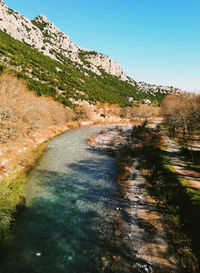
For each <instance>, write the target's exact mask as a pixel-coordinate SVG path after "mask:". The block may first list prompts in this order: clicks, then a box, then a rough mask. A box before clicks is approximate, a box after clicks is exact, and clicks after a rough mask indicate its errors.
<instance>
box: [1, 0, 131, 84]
mask: <svg viewBox="0 0 200 273" xmlns="http://www.w3.org/2000/svg"><path fill="white" fill-rule="evenodd" d="M0 30H2V31H4V32H6V33H8V34H9V35H11V36H12V37H13V38H15V39H17V40H19V41H21V42H25V43H27V44H29V45H30V46H31V47H34V48H36V49H38V50H39V51H41V52H43V53H44V54H45V55H47V56H49V57H51V58H53V59H57V60H58V61H61V59H60V58H59V55H58V53H60V54H62V55H63V56H65V57H67V58H69V59H70V60H71V61H73V62H77V63H78V64H80V65H83V66H84V68H86V69H88V70H91V71H93V72H94V73H96V74H97V75H101V72H100V71H99V69H98V67H100V68H102V69H103V70H105V71H106V72H107V73H110V74H112V75H114V76H117V77H119V78H120V79H122V80H127V77H126V74H125V72H124V71H123V69H122V68H121V66H120V65H119V64H118V63H117V62H115V61H113V60H111V59H109V57H108V56H106V55H103V54H99V53H98V55H97V56H96V57H95V56H94V55H90V51H89V50H88V49H84V48H80V47H79V46H78V45H76V44H74V43H72V42H71V41H70V38H69V36H67V35H66V34H65V33H63V32H61V30H60V29H59V28H57V27H56V26H55V25H54V24H53V23H52V22H51V21H49V20H48V19H47V18H46V17H45V16H44V15H39V16H38V17H36V18H35V19H33V20H32V21H31V20H29V19H28V18H26V17H24V16H22V15H21V14H20V13H19V12H17V11H15V10H11V9H9V8H8V7H7V5H6V4H5V3H4V2H3V1H0ZM80 52H88V54H87V60H88V61H89V62H90V63H91V65H90V66H86V65H85V64H84V63H83V62H82V60H81V58H80V56H79V55H80Z"/></svg>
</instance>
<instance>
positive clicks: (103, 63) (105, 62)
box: [86, 53, 128, 81]
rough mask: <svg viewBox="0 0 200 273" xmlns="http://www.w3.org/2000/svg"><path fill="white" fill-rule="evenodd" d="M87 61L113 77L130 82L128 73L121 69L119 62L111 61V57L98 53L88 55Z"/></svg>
mask: <svg viewBox="0 0 200 273" xmlns="http://www.w3.org/2000/svg"><path fill="white" fill-rule="evenodd" d="M86 59H87V61H89V62H90V63H92V64H94V65H96V66H98V67H100V68H102V69H103V70H105V71H106V72H107V73H109V74H111V75H113V76H117V77H119V78H120V79H121V80H123V81H126V80H128V78H127V76H126V73H125V72H124V70H123V69H122V68H121V66H120V65H119V64H118V63H117V62H115V61H113V60H111V59H109V57H108V56H107V55H104V54H101V53H96V54H89V53H88V56H87V58H86Z"/></svg>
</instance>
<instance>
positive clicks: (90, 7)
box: [4, 0, 200, 92]
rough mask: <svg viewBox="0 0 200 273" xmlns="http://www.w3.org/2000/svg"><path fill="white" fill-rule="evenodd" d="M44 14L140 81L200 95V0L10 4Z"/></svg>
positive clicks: (12, 0)
mask: <svg viewBox="0 0 200 273" xmlns="http://www.w3.org/2000/svg"><path fill="white" fill-rule="evenodd" d="M4 2H5V3H6V4H7V5H8V6H9V7H10V8H12V9H15V10H18V11H19V12H20V13H21V14H23V15H24V16H26V17H28V18H29V19H32V18H34V17H36V16H37V15H39V14H44V15H46V16H47V18H48V19H49V20H51V21H53V22H54V24H55V25H56V26H57V27H59V28H60V29H61V30H62V31H64V32H65V33H67V34H68V35H69V36H70V38H71V40H72V41H73V42H75V43H77V44H78V45H79V46H81V47H86V48H89V49H91V50H96V51H99V52H102V53H105V54H108V55H109V56H110V57H111V58H112V59H114V60H116V61H118V62H119V63H120V64H121V66H122V67H123V68H124V69H125V71H126V72H127V74H128V75H129V76H131V77H133V78H134V79H136V80H137V81H146V82H149V83H156V84H164V85H173V86H175V87H180V88H183V89H186V90H191V91H195V90H196V91H197V90H198V91H199V92H200V0H48V1H47V0H42V1H41V0H5V1H4Z"/></svg>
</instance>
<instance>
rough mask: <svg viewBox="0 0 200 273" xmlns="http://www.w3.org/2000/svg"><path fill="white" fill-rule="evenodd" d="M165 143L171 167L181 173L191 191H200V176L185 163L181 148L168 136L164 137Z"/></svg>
mask: <svg viewBox="0 0 200 273" xmlns="http://www.w3.org/2000/svg"><path fill="white" fill-rule="evenodd" d="M164 140H165V143H166V144H167V156H168V158H169V160H170V163H171V165H172V166H173V167H174V169H175V170H176V171H177V172H178V173H179V175H180V177H181V178H183V179H184V180H185V182H187V183H188V184H189V185H190V186H191V189H195V190H198V191H200V174H199V172H195V171H194V170H192V168H190V167H189V166H188V165H187V164H186V163H185V162H183V161H182V160H181V159H180V158H179V156H178V152H179V148H178V146H177V145H176V143H174V141H172V140H171V139H170V138H169V137H168V136H166V135H164Z"/></svg>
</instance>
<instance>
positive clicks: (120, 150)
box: [89, 125, 200, 272]
mask: <svg viewBox="0 0 200 273" xmlns="http://www.w3.org/2000/svg"><path fill="white" fill-rule="evenodd" d="M116 132H117V133H116ZM125 132H126V130H125V129H124V128H123V127H121V128H120V127H116V128H115V130H113V129H111V130H110V131H109V130H103V131H101V132H100V134H98V135H95V136H94V135H93V136H90V138H89V144H90V146H91V147H92V148H94V149H100V150H106V151H108V152H111V153H112V155H114V157H115V158H116V170H117V183H118V186H119V190H120V192H121V197H122V199H127V198H130V192H131V195H134V192H133V191H132V187H133V185H134V184H135V185H136V184H137V180H138V179H139V177H138V176H140V174H141V175H142V177H143V178H144V182H143V184H142V185H141V187H142V188H143V190H142V191H143V194H145V193H146V194H145V195H144V196H143V197H142V198H141V196H140V201H141V203H140V206H143V209H141V211H142V212H141V211H140V209H138V208H137V206H138V204H137V205H136V206H135V208H133V212H134V211H136V212H137V217H136V221H137V224H138V226H139V228H140V232H141V225H142V231H143V232H144V235H143V241H144V244H145V243H146V247H145V251H144V252H143V253H142V250H140V251H139V253H137V254H136V256H137V255H138V256H139V254H142V255H141V256H139V257H143V258H144V257H145V258H144V260H146V262H147V263H149V264H150V265H151V266H152V268H153V269H154V270H157V271H156V272H199V270H200V268H199V265H198V261H199V259H200V253H199V240H198V231H199V229H200V226H199V223H200V219H199V215H200V213H199V212H200V211H199V209H200V203H199V200H194V199H192V198H191V196H190V194H189V193H188V192H187V190H186V188H185V187H184V185H183V184H182V183H181V182H182V181H180V178H179V177H178V176H177V173H175V172H174V169H173V168H172V167H171V165H170V163H169V160H168V158H167V155H166V147H165V143H164V139H163V135H162V132H161V131H160V128H159V126H157V127H155V128H149V127H146V126H143V125H139V126H134V127H133V129H131V130H127V133H125ZM117 135H118V137H117ZM116 139H117V141H116ZM130 204H131V203H130ZM130 204H129V206H130ZM147 204H148V207H147V208H146V209H145V208H144V207H145V205H147ZM150 207H151V208H150ZM149 208H150V209H149ZM123 210H124V211H125V213H126V209H123ZM119 212H120V213H119V214H118V220H117V222H118V227H117V234H118V235H119V238H120V236H121V235H122V234H123V233H124V229H125V228H124V224H123V220H122V219H123V212H122V211H119ZM141 216H142V217H141ZM141 219H142V221H141ZM125 230H126V229H125ZM149 234H150V236H151V239H150V240H149V237H148V235H149ZM156 234H157V235H156ZM158 234H162V235H163V237H164V241H165V240H166V247H165V248H164V249H162V247H161V246H157V245H156V244H155V242H154V241H153V238H154V236H155V238H156V236H158ZM123 236H124V237H125V236H127V234H123ZM135 236H136V237H137V235H136V234H135ZM159 239H160V237H159ZM163 245H164V244H163ZM152 249H154V251H157V253H156V252H155V253H154V255H153V256H154V260H153V259H152V257H151V258H149V257H148V251H149V250H150V251H151V250H152ZM140 252H141V253H140ZM167 253H168V254H167ZM155 257H157V258H155ZM161 264H162V265H161ZM149 270H150V269H149ZM148 272H151V271H148Z"/></svg>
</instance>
